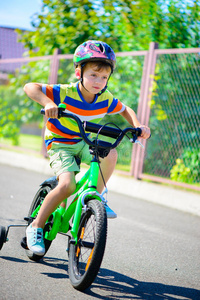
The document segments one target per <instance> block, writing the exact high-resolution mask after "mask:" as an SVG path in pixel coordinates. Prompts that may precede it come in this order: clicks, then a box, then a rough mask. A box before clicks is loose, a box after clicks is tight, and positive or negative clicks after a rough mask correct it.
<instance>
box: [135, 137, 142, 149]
mask: <svg viewBox="0 0 200 300" xmlns="http://www.w3.org/2000/svg"><path fill="white" fill-rule="evenodd" d="M135 143H136V144H138V145H139V146H140V147H142V148H143V149H144V145H142V143H141V142H140V141H139V140H138V139H136V141H135Z"/></svg>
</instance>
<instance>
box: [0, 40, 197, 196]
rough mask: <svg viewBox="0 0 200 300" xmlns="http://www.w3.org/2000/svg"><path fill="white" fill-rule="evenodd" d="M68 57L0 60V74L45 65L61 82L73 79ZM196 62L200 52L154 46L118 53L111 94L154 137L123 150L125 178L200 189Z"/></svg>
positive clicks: (51, 79)
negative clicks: (6, 68) (4, 68)
mask: <svg viewBox="0 0 200 300" xmlns="http://www.w3.org/2000/svg"><path fill="white" fill-rule="evenodd" d="M72 58H73V55H65V54H64V55H62V54H60V53H59V50H58V49H56V50H55V51H54V55H50V56H45V57H33V58H18V59H5V60H0V70H1V66H5V64H16V63H18V64H19V63H21V64H23V65H24V64H29V63H32V64H33V63H34V62H35V63H37V61H43V60H44V61H46V63H45V65H44V68H45V70H46V71H47V70H49V79H48V82H49V83H51V84H53V83H57V81H58V82H61V81H62V80H63V78H64V80H65V82H68V80H75V77H74V75H73V63H72ZM199 59H200V49H197V48H194V49H168V50H161V49H158V45H157V44H155V43H151V44H150V47H149V50H148V51H137V52H134V51H133V52H123V53H117V60H118V67H117V70H116V73H115V74H116V75H114V76H113V78H112V79H111V80H110V82H109V89H110V90H111V92H113V91H115V96H116V94H117V96H118V95H119V99H120V100H121V101H122V102H124V100H123V99H124V98H125V100H126V101H125V104H127V105H129V106H131V107H132V108H133V109H134V110H136V111H137V115H138V118H139V120H140V121H141V123H142V124H145V125H148V124H149V126H150V128H151V132H152V137H151V139H150V140H148V141H145V140H144V141H142V143H143V145H144V146H145V150H143V149H141V148H140V147H139V146H138V145H134V147H133V151H131V149H130V148H128V150H127V151H126V152H127V153H129V155H128V158H127V159H128V163H129V166H130V168H129V171H128V172H126V174H128V175H131V176H134V177H135V178H137V179H148V180H152V181H157V182H164V183H169V184H174V185H179V186H183V187H186V188H191V189H194V190H200V184H199V179H200V154H199V148H200V147H199V146H200V144H199V141H200V140H199V137H200V135H199V127H200V126H199V125H200V124H199V123H200V93H199V92H200V90H199V82H200V80H199V79H200V71H199ZM49 66H50V67H49ZM124 66H125V67H124ZM0 72H1V71H0ZM45 74H46V73H45ZM1 77H2V78H5V73H4V74H2V73H0V79H1ZM32 80H36V79H34V78H33V79H32ZM65 82H63V83H65ZM61 83H62V82H61ZM24 84H25V82H24ZM138 99H139V101H138ZM121 152H123V153H124V152H125V151H124V149H122V150H121ZM131 153H132V155H131Z"/></svg>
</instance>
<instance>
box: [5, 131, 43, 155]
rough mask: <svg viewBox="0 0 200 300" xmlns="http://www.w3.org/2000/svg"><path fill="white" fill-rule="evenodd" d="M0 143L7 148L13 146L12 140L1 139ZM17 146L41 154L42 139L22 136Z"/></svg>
mask: <svg viewBox="0 0 200 300" xmlns="http://www.w3.org/2000/svg"><path fill="white" fill-rule="evenodd" d="M0 143H1V144H3V145H5V146H6V145H7V146H13V143H12V140H11V139H7V138H0ZM17 146H18V147H20V148H24V149H29V150H33V151H36V152H40V151H41V148H42V137H41V136H38V135H31V134H20V135H19V144H18V145H17Z"/></svg>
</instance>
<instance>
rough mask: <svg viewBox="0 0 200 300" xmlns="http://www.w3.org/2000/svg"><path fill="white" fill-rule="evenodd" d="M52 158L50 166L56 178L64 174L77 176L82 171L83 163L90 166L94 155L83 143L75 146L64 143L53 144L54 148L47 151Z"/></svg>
mask: <svg viewBox="0 0 200 300" xmlns="http://www.w3.org/2000/svg"><path fill="white" fill-rule="evenodd" d="M47 152H48V155H49V157H50V166H51V168H52V169H53V171H54V173H55V175H56V176H59V175H60V174H62V173H64V172H75V174H77V173H78V172H79V171H80V164H79V163H78V161H77V158H78V159H79V160H80V161H81V163H86V164H87V165H89V164H90V162H91V159H92V155H91V154H90V152H89V146H88V145H87V144H86V143H85V142H84V141H81V142H79V143H77V144H74V145H66V144H62V143H52V147H51V149H50V150H48V151H47Z"/></svg>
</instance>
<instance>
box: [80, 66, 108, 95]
mask: <svg viewBox="0 0 200 300" xmlns="http://www.w3.org/2000/svg"><path fill="white" fill-rule="evenodd" d="M110 73H111V68H110V67H102V68H101V69H98V67H97V66H96V65H95V64H93V63H88V64H87V65H86V66H85V68H84V71H83V85H84V87H85V88H86V90H87V91H88V92H89V93H91V94H93V95H94V94H98V93H99V92H101V90H103V88H104V87H105V85H106V83H107V81H108V78H109V76H110Z"/></svg>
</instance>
